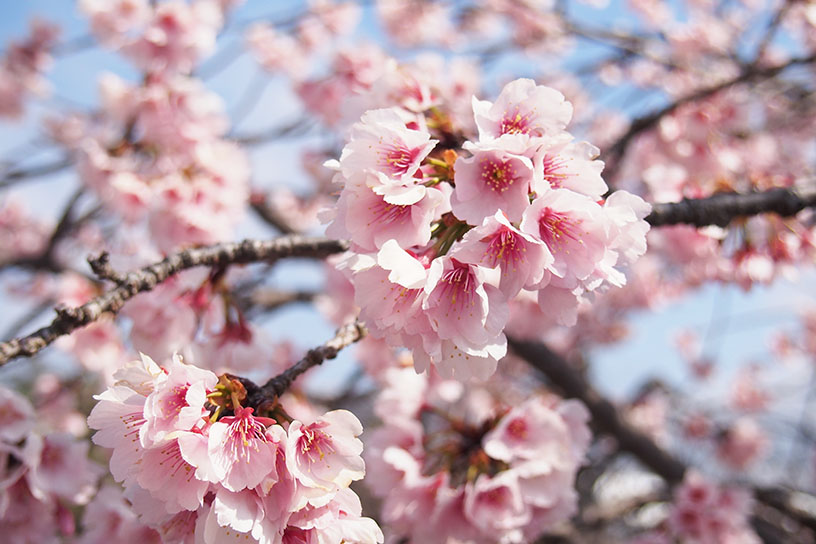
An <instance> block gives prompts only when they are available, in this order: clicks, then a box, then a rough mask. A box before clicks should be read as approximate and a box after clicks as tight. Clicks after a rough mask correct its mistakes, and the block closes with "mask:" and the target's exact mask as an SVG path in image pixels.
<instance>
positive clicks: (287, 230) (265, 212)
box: [250, 199, 297, 234]
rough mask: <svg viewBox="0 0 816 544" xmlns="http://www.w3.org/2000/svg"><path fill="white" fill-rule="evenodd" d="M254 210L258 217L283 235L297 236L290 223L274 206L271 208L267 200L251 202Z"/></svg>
mask: <svg viewBox="0 0 816 544" xmlns="http://www.w3.org/2000/svg"><path fill="white" fill-rule="evenodd" d="M250 206H251V207H252V210H253V211H254V212H255V213H256V214H258V217H260V218H261V219H263V220H264V221H265V222H266V223H267V224H268V225H269V226H271V227H273V228H274V229H276V230H277V231H278V232H280V233H281V234H295V233H296V232H297V231H296V230H295V228H293V227H292V226H291V225H289V223H287V222H286V219H284V218H283V217H282V216H281V214H280V213H279V212H278V211H277V210H276V209H275V208H273V207H272V206H270V205H269V204H268V203H267V202H266V200H265V199H258V200H254V199H253V200H252V201H250Z"/></svg>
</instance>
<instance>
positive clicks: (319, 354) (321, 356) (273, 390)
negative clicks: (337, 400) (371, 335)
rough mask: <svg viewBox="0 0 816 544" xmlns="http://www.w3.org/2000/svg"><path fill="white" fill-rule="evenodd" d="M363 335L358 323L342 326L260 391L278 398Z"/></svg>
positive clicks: (363, 331) (363, 332) (363, 330)
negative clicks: (304, 374) (310, 371)
mask: <svg viewBox="0 0 816 544" xmlns="http://www.w3.org/2000/svg"><path fill="white" fill-rule="evenodd" d="M365 335H366V330H365V327H363V325H361V324H360V323H359V322H358V321H354V322H352V323H348V324H346V325H343V326H342V327H340V328H339V329H338V330H337V332H336V333H335V335H334V338H332V339H331V340H329V341H328V342H326V343H325V344H323V345H322V346H318V347H316V348H313V349H310V350H309V351H307V352H306V355H305V356H304V357H303V359H301V360H300V361H298V362H297V363H295V364H294V365H292V366H291V367H289V368H287V369H286V370H284V371H283V372H282V373H280V374H279V375H277V376H275V377H274V378H272V379H271V380H269V381H268V382H266V383H265V384H264V385H263V386H262V387H261V391H263V392H264V393H265V394H266V395H267V396H269V395H270V394H273V395H275V396H278V397H279V396H281V395H283V393H284V392H286V390H287V389H289V386H291V385H292V382H294V381H295V380H296V379H297V377H298V376H300V375H301V374H303V373H304V372H306V371H307V370H309V369H310V368H312V367H314V366H317V365H319V364H321V363H322V362H323V361H325V360H326V359H334V358H335V357H337V354H338V353H340V350H342V349H343V348H345V347H347V346H350V345H351V344H353V343H355V342H357V341H359V340H362V339H363V337H365Z"/></svg>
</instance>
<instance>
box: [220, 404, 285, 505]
mask: <svg viewBox="0 0 816 544" xmlns="http://www.w3.org/2000/svg"><path fill="white" fill-rule="evenodd" d="M252 412H253V410H252V408H242V409H238V410H236V412H235V416H227V417H223V418H221V419H220V420H219V421H218V422H216V423H213V424H212V426H211V427H210V429H209V442H208V444H207V453H208V454H209V457H210V459H211V460H212V464H213V467H214V473H215V476H216V477H217V478H218V481H220V482H221V484H222V485H223V486H224V487H225V488H227V489H229V490H230V491H241V490H243V489H246V488H254V487H256V486H258V485H260V484H261V483H262V482H264V481H265V480H266V481H275V480H276V479H277V472H276V471H275V459H276V456H277V452H278V448H280V447H282V445H283V440H284V438H283V429H282V428H281V427H280V426H278V425H276V424H275V422H274V420H271V419H268V418H262V417H255V416H253V415H252Z"/></svg>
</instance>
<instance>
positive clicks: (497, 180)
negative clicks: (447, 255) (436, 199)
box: [451, 146, 533, 226]
mask: <svg viewBox="0 0 816 544" xmlns="http://www.w3.org/2000/svg"><path fill="white" fill-rule="evenodd" d="M465 149H467V150H469V151H471V152H472V153H473V155H472V156H471V157H468V158H461V157H460V158H459V159H458V160H457V161H456V164H455V167H454V168H455V172H456V174H455V182H456V189H455V190H454V192H453V195H452V197H451V209H452V210H453V213H454V214H455V215H456V217H458V218H459V219H462V220H464V221H467V222H468V223H469V224H471V225H476V226H478V225H481V224H482V221H483V220H484V219H485V218H486V217H490V216H492V215H493V214H495V213H496V212H497V211H498V210H501V211H503V212H504V214H505V215H506V216H507V217H508V218H509V219H510V221H519V220H520V219H521V215H522V213H523V212H524V210H525V209H526V208H527V206H529V204H530V200H529V194H530V191H531V188H530V186H531V183H532V181H533V163H532V162H531V161H530V159H528V158H527V157H523V156H518V155H513V154H510V153H508V152H507V151H505V150H503V149H502V148H500V147H487V146H479V147H476V146H473V147H467V146H466V147H465Z"/></svg>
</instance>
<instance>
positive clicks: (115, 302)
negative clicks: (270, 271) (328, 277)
mask: <svg viewBox="0 0 816 544" xmlns="http://www.w3.org/2000/svg"><path fill="white" fill-rule="evenodd" d="M347 247H348V246H347V244H346V243H345V242H341V241H337V240H329V239H326V238H308V237H304V236H286V237H282V238H276V239H274V240H263V241H259V240H245V241H243V242H235V243H224V244H216V245H213V246H207V247H201V248H193V249H186V250H184V251H180V252H179V253H176V254H173V255H171V256H169V257H167V258H166V259H164V260H163V261H161V262H159V263H156V264H152V265H150V266H146V267H144V268H141V269H139V270H136V271H133V272H129V273H128V274H126V275H125V276H124V278H120V279H122V280H123V281H122V283H121V284H119V285H118V286H117V287H115V288H114V289H111V290H110V291H107V292H105V293H103V294H102V295H99V296H98V297H96V298H94V299H92V300H90V301H89V302H87V303H85V304H83V305H82V306H79V307H74V308H57V310H56V311H57V317H56V318H55V319H54V320H53V321H52V322H51V324H50V325H48V326H47V327H43V328H41V329H39V330H38V331H35V332H33V333H31V334H29V335H28V336H26V337H23V338H15V339H13V340H9V341H7V342H3V343H0V365H3V364H5V363H7V362H8V361H10V360H11V359H14V358H16V357H30V356H32V355H34V354H35V353H37V352H38V351H40V350H41V349H43V348H44V347H46V346H47V345H49V344H50V343H52V342H53V341H54V340H56V339H57V338H58V337H60V336H63V335H66V334H70V333H71V332H73V331H74V330H76V329H78V328H80V327H84V326H85V325H87V324H89V323H92V322H93V321H95V320H97V319H98V318H99V317H100V316H101V315H102V314H104V313H107V312H110V313H116V312H118V311H119V310H120V309H121V308H122V306H123V305H124V304H125V302H127V301H128V300H129V299H131V298H132V297H133V296H134V295H136V294H138V293H141V292H144V291H150V290H151V289H153V288H154V287H156V285H158V284H159V283H161V282H163V281H164V280H166V279H167V278H169V277H170V276H172V275H173V274H176V273H178V272H181V271H182V270H186V269H188V268H193V267H196V266H217V267H224V266H228V265H232V264H246V263H253V262H270V261H276V260H278V259H283V258H286V257H317V258H322V257H326V256H327V255H331V254H334V253H339V252H342V251H344V250H346V249H347Z"/></svg>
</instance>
